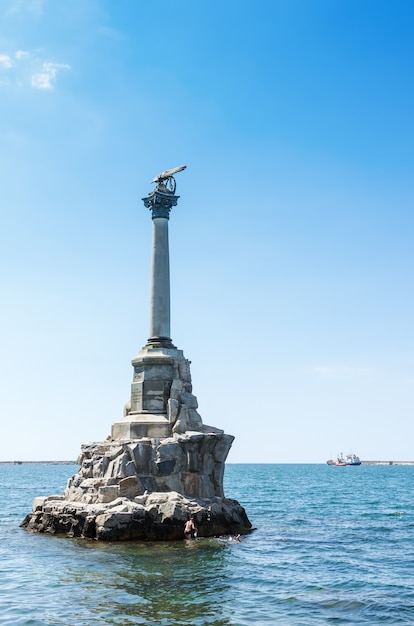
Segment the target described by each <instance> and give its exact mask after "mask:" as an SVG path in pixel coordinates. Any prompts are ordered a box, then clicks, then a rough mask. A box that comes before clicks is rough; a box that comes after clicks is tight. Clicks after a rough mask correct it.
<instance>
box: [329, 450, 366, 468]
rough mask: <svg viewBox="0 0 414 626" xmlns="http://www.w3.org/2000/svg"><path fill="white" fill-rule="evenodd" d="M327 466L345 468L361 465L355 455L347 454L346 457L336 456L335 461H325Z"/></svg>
mask: <svg viewBox="0 0 414 626" xmlns="http://www.w3.org/2000/svg"><path fill="white" fill-rule="evenodd" d="M326 462H327V464H328V465H335V466H336V467H345V466H346V465H361V460H360V458H359V456H357V455H356V454H347V455H346V456H344V455H343V453H342V452H341V454H338V456H337V458H336V461H334V460H333V459H329V460H328V461H326Z"/></svg>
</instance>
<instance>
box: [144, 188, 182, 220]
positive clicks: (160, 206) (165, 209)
mask: <svg viewBox="0 0 414 626" xmlns="http://www.w3.org/2000/svg"><path fill="white" fill-rule="evenodd" d="M179 197H180V196H175V195H174V193H173V192H172V191H170V190H169V189H167V187H166V185H164V184H163V183H160V184H159V185H157V186H156V187H155V189H154V190H153V191H151V192H150V193H149V194H148V196H146V197H145V198H142V201H143V203H144V205H145V206H146V207H147V209H149V210H150V211H152V219H155V218H157V217H165V218H166V219H167V220H168V219H169V215H170V211H171V209H172V207H173V206H176V204H177V201H178V198H179Z"/></svg>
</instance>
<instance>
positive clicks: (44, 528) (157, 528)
mask: <svg viewBox="0 0 414 626" xmlns="http://www.w3.org/2000/svg"><path fill="white" fill-rule="evenodd" d="M190 517H191V518H193V520H194V523H195V526H196V527H197V536H199V537H214V536H221V535H233V534H246V533H248V532H249V531H250V530H251V529H252V526H251V523H250V522H249V520H248V518H247V515H246V512H245V510H244V508H243V507H242V506H241V505H240V504H239V503H238V502H237V501H236V500H230V499H227V498H221V497H218V496H214V497H212V498H209V499H203V500H200V499H195V498H189V497H186V496H184V495H182V494H180V493H177V492H175V491H170V492H168V493H164V492H163V493H160V492H153V493H150V494H144V495H141V496H135V497H134V498H128V497H118V498H116V499H115V500H113V501H111V502H109V503H102V502H95V503H93V504H85V503H84V502H74V501H69V500H65V498H64V496H46V497H38V498H36V499H35V501H34V503H33V513H30V514H29V515H27V516H26V518H25V519H24V520H23V522H22V523H21V526H22V527H24V528H26V529H27V530H29V531H31V532H36V533H51V534H60V535H66V536H69V537H83V538H89V539H98V540H102V541H125V540H133V539H135V540H158V541H168V540H176V539H183V538H184V526H185V523H186V521H187V520H188V519H190Z"/></svg>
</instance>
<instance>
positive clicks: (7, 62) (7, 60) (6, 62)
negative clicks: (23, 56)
mask: <svg viewBox="0 0 414 626" xmlns="http://www.w3.org/2000/svg"><path fill="white" fill-rule="evenodd" d="M0 66H1V67H5V68H6V69H9V68H10V67H12V66H13V62H12V60H11V57H10V56H9V55H8V54H0Z"/></svg>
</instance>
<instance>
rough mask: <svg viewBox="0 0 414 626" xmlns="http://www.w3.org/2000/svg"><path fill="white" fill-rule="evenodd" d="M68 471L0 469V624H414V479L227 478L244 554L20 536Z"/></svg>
mask: <svg viewBox="0 0 414 626" xmlns="http://www.w3.org/2000/svg"><path fill="white" fill-rule="evenodd" d="M75 471H77V467H76V466H67V465H61V466H59V465H26V464H23V465H0V624H3V625H6V624H7V625H10V626H16V625H19V624H21V625H23V624H24V625H27V626H42V625H51V626H58V625H60V624H62V625H63V624H64V625H73V626H93V625H95V624H96V625H98V624H99V625H104V624H108V625H109V624H111V625H112V624H119V625H122V626H127V625H131V624H151V625H160V626H161V625H162V626H170V625H180V624H183V625H184V624H191V625H192V626H197V625H200V626H201V625H207V624H208V625H215V626H230V625H249V626H253V625H260V624H269V625H270V624H281V625H283V626H291V625H295V626H315V625H319V624H334V625H340V624H349V625H352V626H355V625H358V624H372V625H375V626H377V625H381V624H410V625H413V624H414V541H413V537H414V493H413V491H414V467H410V466H359V467H329V466H327V465H236V464H234V465H231V464H229V465H227V467H226V473H225V491H226V495H227V496H228V497H232V498H235V499H237V500H239V501H240V502H241V503H242V504H243V506H244V507H245V508H246V511H247V513H248V516H249V518H250V520H251V522H252V523H253V525H254V526H255V528H256V530H255V531H254V532H252V533H251V534H250V535H248V536H245V537H242V540H241V542H240V543H238V542H236V541H234V540H233V539H231V538H229V537H220V538H210V539H204V538H199V539H196V540H193V541H184V540H183V541H175V542H171V543H150V542H145V543H144V542H130V543H129V542H128V543H100V542H96V541H91V540H80V539H69V538H63V537H53V536H49V535H32V534H29V533H28V532H27V531H25V530H23V529H21V528H19V523H20V522H21V521H22V519H23V518H24V516H25V515H26V513H28V512H29V511H30V510H31V503H32V500H33V498H34V497H35V496H37V495H51V494H53V493H57V494H59V493H62V491H63V489H64V487H65V484H66V481H67V479H68V478H69V476H70V475H72V474H73V473H74V472H75Z"/></svg>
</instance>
